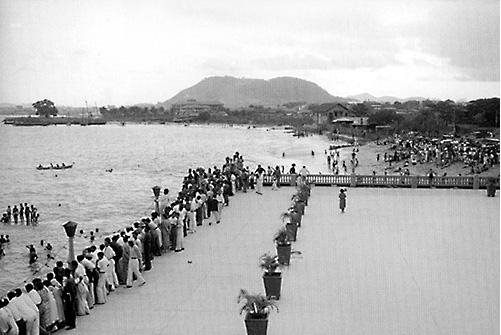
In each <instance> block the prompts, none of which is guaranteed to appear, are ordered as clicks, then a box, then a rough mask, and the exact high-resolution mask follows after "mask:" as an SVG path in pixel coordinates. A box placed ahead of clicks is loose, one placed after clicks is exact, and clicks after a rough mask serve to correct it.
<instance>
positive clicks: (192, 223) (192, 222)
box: [188, 197, 198, 233]
mask: <svg viewBox="0 0 501 335" xmlns="http://www.w3.org/2000/svg"><path fill="white" fill-rule="evenodd" d="M197 209H198V201H197V199H196V197H194V198H193V199H191V202H190V211H189V213H188V220H189V229H190V230H191V231H192V232H193V233H195V232H196V231H197V229H196V228H195V227H196V226H197V220H196V211H197Z"/></svg>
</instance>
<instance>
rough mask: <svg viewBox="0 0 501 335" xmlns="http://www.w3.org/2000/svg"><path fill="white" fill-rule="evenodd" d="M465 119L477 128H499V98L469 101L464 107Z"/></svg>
mask: <svg viewBox="0 0 501 335" xmlns="http://www.w3.org/2000/svg"><path fill="white" fill-rule="evenodd" d="M466 117H467V118H468V119H470V120H473V121H474V122H475V123H476V124H478V125H479V126H484V127H499V98H490V99H478V100H473V101H470V102H469V103H468V105H467V106H466Z"/></svg>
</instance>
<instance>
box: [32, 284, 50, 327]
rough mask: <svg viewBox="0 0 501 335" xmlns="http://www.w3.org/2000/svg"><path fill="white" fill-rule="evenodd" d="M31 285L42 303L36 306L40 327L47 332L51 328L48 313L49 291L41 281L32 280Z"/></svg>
mask: <svg viewBox="0 0 501 335" xmlns="http://www.w3.org/2000/svg"><path fill="white" fill-rule="evenodd" d="M33 285H34V287H35V290H36V291H37V293H38V295H39V296H40V298H41V300H42V302H41V303H40V305H38V311H39V312H40V327H41V328H43V329H45V330H49V329H50V327H51V326H52V322H51V321H52V319H51V312H50V302H49V293H50V292H49V291H48V290H47V289H46V287H45V286H44V285H43V282H42V280H40V279H38V280H34V281H33Z"/></svg>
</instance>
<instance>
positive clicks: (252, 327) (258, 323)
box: [238, 289, 278, 335]
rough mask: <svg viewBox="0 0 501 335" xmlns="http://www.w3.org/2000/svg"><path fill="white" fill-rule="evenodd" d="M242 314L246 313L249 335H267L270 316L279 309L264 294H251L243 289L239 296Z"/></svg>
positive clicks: (246, 326)
mask: <svg viewBox="0 0 501 335" xmlns="http://www.w3.org/2000/svg"><path fill="white" fill-rule="evenodd" d="M238 303H239V304H240V303H242V306H240V314H242V313H244V312H245V328H246V329H247V334H248V335H266V331H267V329H268V315H269V314H270V312H271V311H272V310H274V309H275V310H277V312H278V307H277V305H276V304H275V302H274V301H273V300H270V299H268V298H267V297H265V296H264V295H262V294H250V293H249V292H247V290H244V289H241V290H240V293H239V294H238Z"/></svg>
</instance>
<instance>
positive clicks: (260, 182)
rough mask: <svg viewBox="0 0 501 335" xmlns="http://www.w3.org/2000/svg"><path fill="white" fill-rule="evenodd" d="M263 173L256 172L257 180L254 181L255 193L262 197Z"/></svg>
mask: <svg viewBox="0 0 501 335" xmlns="http://www.w3.org/2000/svg"><path fill="white" fill-rule="evenodd" d="M263 179H264V176H263V173H262V172H257V179H256V186H257V189H256V193H257V194H260V195H262V194H263Z"/></svg>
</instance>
